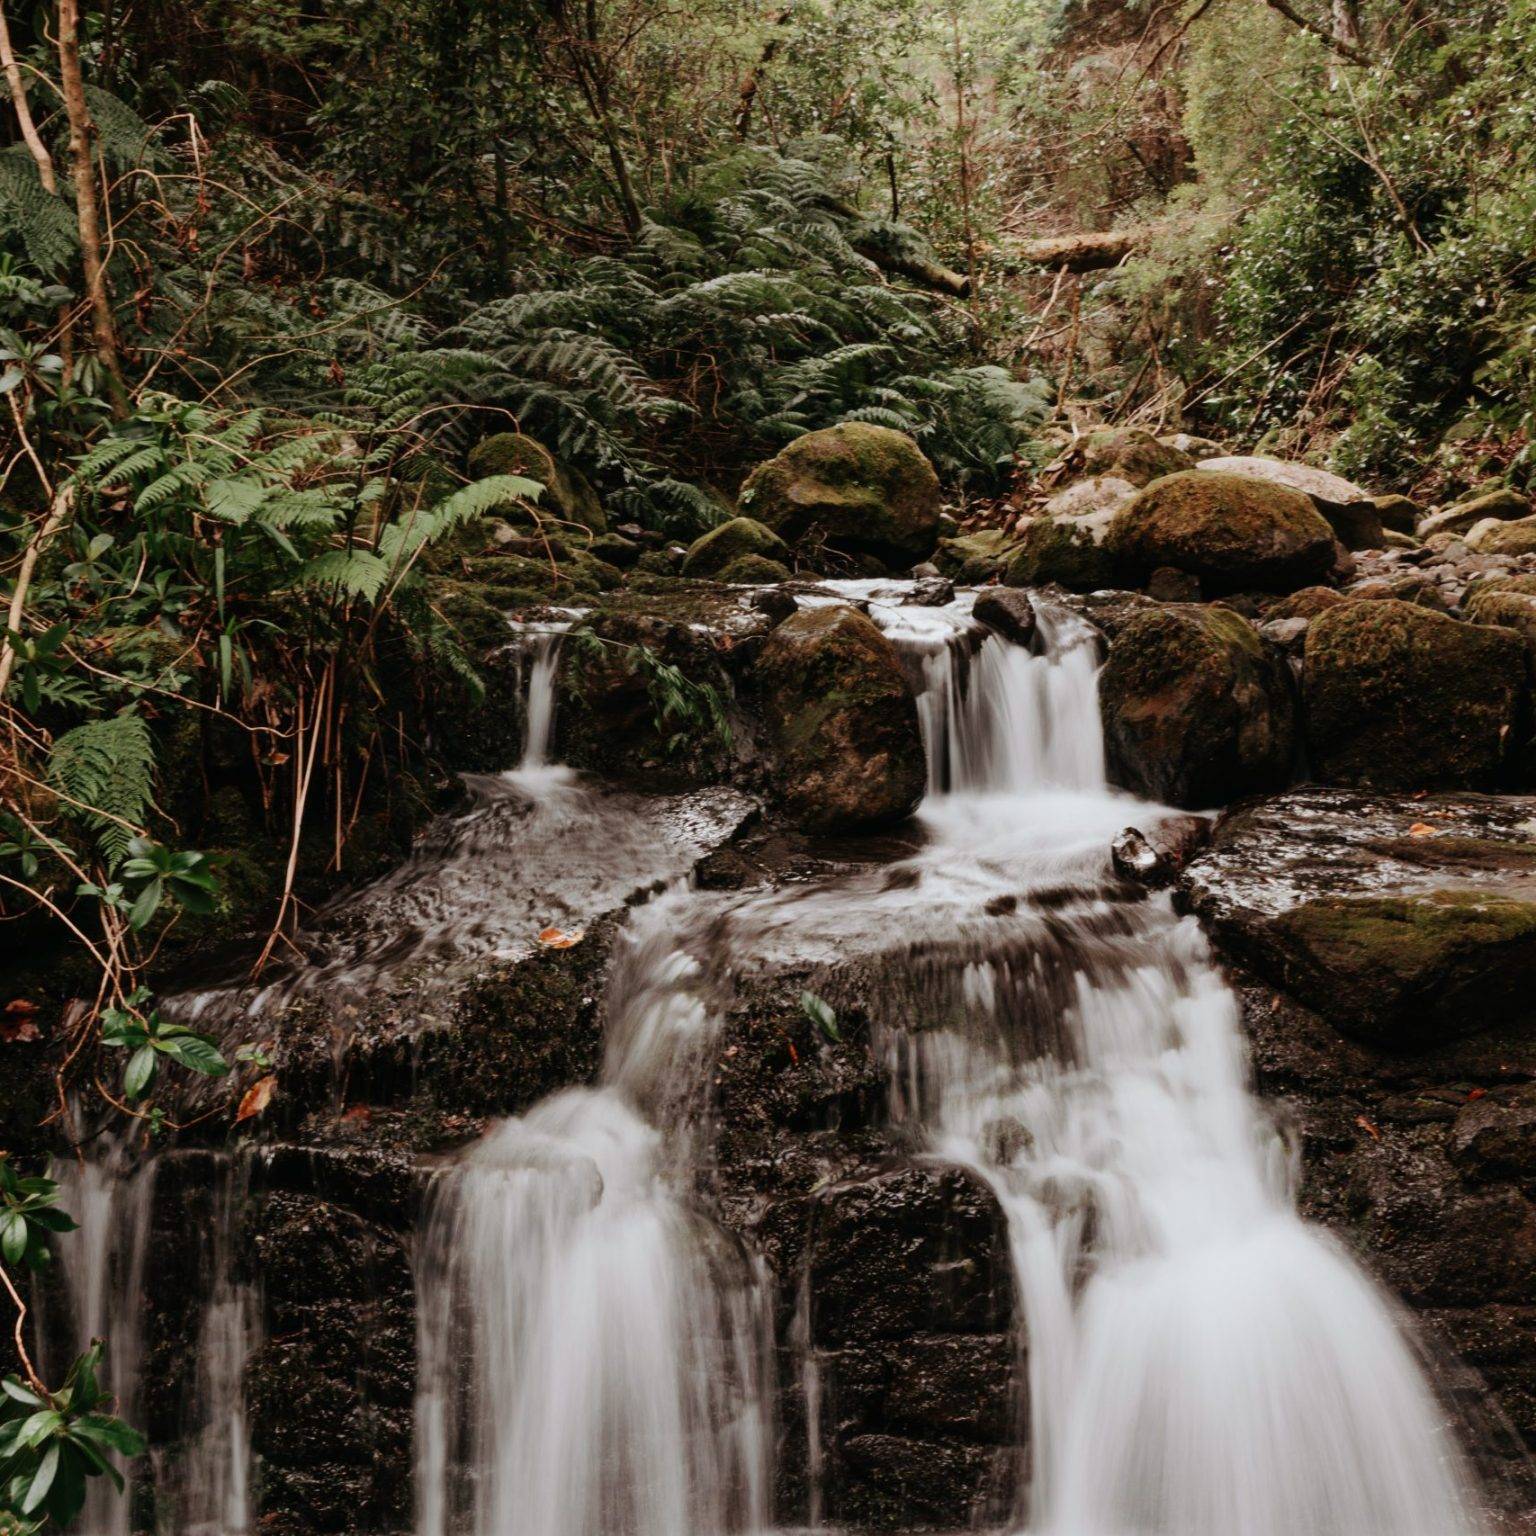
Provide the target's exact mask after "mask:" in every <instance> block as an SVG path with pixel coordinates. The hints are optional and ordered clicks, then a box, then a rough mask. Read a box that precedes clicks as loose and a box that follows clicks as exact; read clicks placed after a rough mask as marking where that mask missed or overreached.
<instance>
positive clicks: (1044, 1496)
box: [875, 606, 1479, 1536]
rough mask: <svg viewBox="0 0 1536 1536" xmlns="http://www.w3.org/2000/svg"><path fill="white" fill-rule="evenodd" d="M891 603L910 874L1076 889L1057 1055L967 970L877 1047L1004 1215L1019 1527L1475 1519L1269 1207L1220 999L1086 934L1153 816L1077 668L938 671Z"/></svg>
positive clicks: (1345, 1524)
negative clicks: (912, 707) (932, 1015)
mask: <svg viewBox="0 0 1536 1536" xmlns="http://www.w3.org/2000/svg"><path fill="white" fill-rule="evenodd" d="M908 613H909V611H908V610H899V609H897V610H886V609H881V608H879V607H878V606H877V607H876V609H875V616H876V618H877V619H878V620H880V621H881V622H882V623H883V624H884V627H885V628H886V629H887V632H888V633H890V634H891V636H892V638H893V639H894V640H895V641H896V643H897V644H898V645H899V646H901V647H903V648H904V649H905V650H906V651H907V652H908V653H909V655H912V654H915V655H916V656H917V657H918V658H920V660H921V664H922V666H923V667H924V669H925V672H927V674H928V675H929V676H930V678H931V682H930V687H929V699H928V705H929V707H928V708H927V710H926V711H925V724H926V726H927V728H928V730H929V733H930V736H929V740H930V746H932V744H933V743H934V741H935V739H936V732H937V727H938V722H939V721H940V720H941V719H942V721H943V723H944V731H945V749H944V752H943V754H942V757H941V758H938V759H937V761H936V762H935V770H934V788H935V790H940V789H941V788H942V786H944V785H948V786H951V791H950V793H948V794H943V793H938V794H936V795H935V796H934V797H933V798H931V799H930V801H929V802H928V805H927V807H926V808H925V817H924V819H925V821H926V822H927V824H928V826H929V828H930V831H931V833H932V836H933V842H932V843H931V844H930V846H929V847H928V848H927V849H926V850H925V851H924V853H923V854H922V855H921V856H920V859H919V861H918V863H919V864H920V866H921V867H922V869H923V870H925V871H928V872H932V873H935V874H938V875H940V877H941V878H944V877H943V874H942V872H943V871H945V870H946V869H949V870H955V869H964V870H967V871H970V872H973V873H972V874H971V875H970V876H969V877H968V883H971V884H974V880H975V875H974V872H975V871H978V870H980V871H987V870H999V869H1002V868H1007V867H1009V866H1012V869H1013V875H1014V880H1015V884H1016V883H1017V881H1018V880H1019V879H1023V880H1025V881H1026V882H1029V881H1030V880H1031V876H1038V875H1039V874H1040V873H1041V872H1042V871H1048V877H1049V880H1050V881H1051V882H1052V883H1053V884H1055V885H1057V886H1059V885H1060V883H1061V882H1063V880H1064V879H1067V880H1075V882H1076V884H1078V885H1079V886H1080V887H1081V888H1082V892H1083V898H1082V903H1081V908H1080V910H1077V911H1075V912H1074V911H1072V910H1068V911H1065V912H1062V911H1058V912H1057V913H1056V914H1055V917H1054V923H1055V926H1056V929H1057V931H1058V932H1060V931H1062V930H1063V929H1064V930H1065V931H1066V932H1067V933H1068V935H1071V934H1072V933H1073V931H1074V928H1075V927H1076V928H1078V929H1080V931H1081V933H1082V943H1081V945H1080V953H1078V954H1077V955H1076V956H1075V957H1073V958H1070V959H1069V960H1068V961H1067V962H1066V965H1067V975H1066V976H1065V977H1064V978H1063V977H1057V978H1055V980H1056V981H1057V983H1058V984H1061V983H1062V982H1063V981H1064V982H1065V996H1066V1007H1065V1009H1064V1014H1065V1017H1064V1019H1063V1020H1062V1026H1063V1028H1062V1037H1063V1043H1062V1048H1061V1049H1060V1050H1057V1051H1053V1052H1051V1053H1049V1054H1045V1055H1040V1054H1036V1053H1035V1052H1033V1051H1031V1050H1029V1049H1028V1048H1027V1046H1028V1040H1027V1039H1026V1040H1025V1041H1024V1042H1023V1043H1024V1045H1025V1046H1026V1049H1024V1050H1022V1051H1021V1050H1020V1048H1019V1047H1020V1043H1021V1042H1020V1040H1019V1038H1018V1037H1019V1035H1020V1033H1021V1032H1022V1033H1024V1034H1025V1035H1026V1036H1027V1035H1028V1033H1029V1032H1030V1031H1032V1030H1036V1029H1037V1027H1038V1021H1037V1020H1035V1019H1034V1018H1032V1017H1029V1016H1027V1014H1028V1010H1027V1009H1020V1007H1019V1006H1018V1003H1019V996H1020V994H1019V989H1018V987H1017V985H1016V978H1015V977H1013V976H1011V975H1009V974H1008V973H1007V970H1006V968H1005V967H1003V966H1001V965H998V964H994V963H992V962H990V961H989V960H987V959H984V958H983V959H978V960H975V961H972V962H970V963H969V964H968V965H967V966H966V969H965V975H964V978H963V986H964V995H965V997H966V999H967V1000H968V1003H969V1012H970V1018H969V1019H968V1020H967V1023H966V1027H965V1028H964V1029H963V1030H955V1029H941V1030H931V1031H927V1032H924V1033H920V1034H916V1035H912V1034H904V1035H901V1036H899V1037H896V1036H893V1037H892V1038H891V1040H890V1048H891V1054H892V1061H893V1067H894V1068H895V1069H896V1071H897V1074H898V1081H899V1084H900V1086H901V1087H902V1088H903V1089H904V1093H903V1094H902V1102H903V1103H904V1106H905V1112H906V1114H907V1115H908V1116H909V1118H910V1119H911V1121H912V1122H913V1123H914V1124H915V1125H916V1126H918V1127H919V1128H921V1130H922V1131H923V1132H924V1133H925V1134H926V1137H927V1139H928V1144H929V1146H930V1148H931V1150H932V1152H933V1154H934V1155H935V1156H938V1157H942V1158H945V1159H949V1160H954V1161H959V1162H962V1163H965V1164H967V1165H969V1166H971V1167H972V1168H974V1169H975V1170H976V1171H977V1172H978V1173H980V1174H981V1176H982V1177H984V1178H985V1179H986V1180H987V1181H988V1182H989V1183H990V1184H991V1185H992V1187H993V1188H994V1189H995V1190H996V1192H997V1194H998V1196H999V1198H1000V1200H1001V1202H1002V1204H1003V1206H1004V1209H1005V1211H1006V1212H1007V1215H1008V1220H1009V1226H1010V1236H1011V1246H1012V1254H1013V1260H1014V1267H1015V1273H1016V1278H1017V1286H1018V1291H1019V1296H1020V1300H1021V1303H1022V1310H1023V1317H1024V1332H1025V1335H1026V1340H1027V1353H1028V1387H1029V1398H1030V1402H1029V1414H1028V1422H1029V1423H1030V1425H1031V1436H1030V1444H1029V1447H1028V1462H1027V1467H1026V1469H1025V1470H1026V1473H1027V1477H1028V1483H1029V1488H1030V1495H1029V1504H1028V1508H1027V1511H1022V1512H1021V1518H1023V1519H1024V1520H1025V1523H1026V1524H1027V1526H1028V1528H1029V1529H1030V1530H1031V1531H1035V1532H1040V1533H1051V1536H1463V1533H1469V1532H1472V1531H1475V1530H1477V1529H1479V1520H1478V1518H1477V1517H1476V1516H1475V1515H1474V1514H1473V1512H1472V1510H1473V1499H1472V1497H1471V1495H1470V1491H1469V1488H1468V1483H1467V1479H1466V1475H1465V1472H1464V1470H1463V1468H1462V1466H1461V1464H1460V1460H1459V1457H1458V1455H1457V1452H1456V1450H1455V1448H1454V1446H1453V1445H1452V1443H1451V1438H1450V1436H1449V1434H1448V1432H1447V1427H1446V1425H1445V1422H1444V1414H1443V1413H1442V1411H1441V1410H1440V1408H1439V1407H1438V1405H1437V1404H1436V1402H1435V1400H1434V1398H1433V1395H1432V1393H1431V1391H1430V1389H1429V1387H1428V1384H1427V1383H1426V1381H1425V1380H1424V1379H1423V1377H1422V1375H1421V1373H1420V1370H1419V1367H1418V1365H1417V1362H1416V1360H1415V1357H1414V1354H1413V1352H1412V1351H1411V1349H1410V1348H1409V1346H1408V1344H1407V1342H1406V1341H1405V1339H1404V1337H1403V1334H1402V1331H1401V1326H1402V1325H1401V1323H1400V1320H1399V1318H1398V1316H1397V1315H1396V1312H1395V1309H1394V1308H1393V1306H1392V1305H1391V1304H1390V1303H1389V1302H1388V1301H1387V1299H1386V1298H1385V1297H1384V1296H1382V1295H1381V1294H1380V1293H1379V1292H1378V1290H1377V1288H1376V1287H1375V1286H1374V1285H1373V1284H1372V1282H1370V1281H1369V1280H1368V1279H1367V1278H1366V1277H1365V1276H1364V1274H1363V1273H1362V1272H1361V1271H1360V1270H1359V1269H1358V1268H1357V1267H1356V1266H1355V1265H1354V1264H1353V1263H1352V1261H1351V1260H1350V1259H1349V1258H1348V1257H1347V1256H1346V1255H1345V1254H1344V1253H1343V1252H1342V1250H1341V1249H1340V1248H1339V1247H1338V1246H1337V1244H1335V1243H1334V1241H1333V1240H1332V1239H1331V1238H1329V1237H1328V1236H1326V1235H1325V1234H1323V1233H1322V1232H1320V1231H1318V1230H1317V1229H1315V1228H1312V1227H1309V1226H1307V1225H1306V1224H1304V1223H1303V1222H1302V1221H1301V1220H1300V1219H1299V1218H1298V1217H1297V1216H1296V1214H1295V1211H1294V1200H1293V1189H1292V1183H1293V1168H1292V1160H1291V1158H1290V1157H1289V1156H1288V1154H1287V1149H1286V1148H1285V1146H1284V1145H1283V1143H1282V1140H1281V1138H1280V1137H1279V1136H1278V1134H1277V1133H1276V1131H1275V1130H1274V1128H1273V1126H1272V1125H1271V1124H1270V1122H1269V1121H1268V1120H1267V1118H1266V1117H1265V1116H1264V1115H1263V1114H1262V1113H1261V1111H1260V1109H1259V1107H1258V1105H1257V1103H1256V1102H1255V1100H1254V1099H1253V1097H1252V1096H1251V1093H1250V1092H1249V1090H1248V1086H1247V1062H1246V1057H1245V1052H1244V1047H1243V1042H1242V1036H1241V1033H1240V1019H1239V1016H1238V1009H1237V1004H1236V1000H1235V998H1234V997H1233V995H1232V993H1231V992H1230V990H1229V989H1228V988H1227V986H1226V985H1225V983H1224V982H1223V981H1222V980H1221V978H1220V976H1219V975H1218V974H1217V972H1216V970H1215V969H1214V967H1213V965H1212V963H1211V961H1210V958H1209V956H1208V953H1207V950H1206V947H1205V944H1204V941H1203V938H1202V936H1201V934H1200V932H1199V930H1198V928H1197V927H1196V925H1195V924H1194V922H1193V920H1183V921H1181V920H1179V919H1178V918H1177V917H1176V916H1175V915H1174V913H1173V912H1172V910H1171V908H1170V907H1169V906H1168V905H1167V903H1166V901H1164V900H1157V901H1152V902H1147V903H1144V904H1142V905H1140V906H1138V907H1136V908H1134V909H1126V910H1125V911H1123V912H1122V913H1120V914H1119V915H1120V918H1121V921H1122V923H1123V924H1124V925H1125V928H1126V934H1125V936H1124V937H1122V938H1121V940H1120V941H1119V942H1118V943H1116V944H1114V945H1111V946H1106V945H1104V944H1102V943H1099V942H1095V941H1092V940H1091V939H1090V934H1091V933H1092V931H1093V921H1094V919H1095V917H1101V916H1102V915H1103V914H1104V912H1105V909H1106V903H1105V902H1104V901H1103V900H1102V898H1100V897H1099V896H1097V895H1096V894H1095V891H1096V888H1097V887H1098V886H1099V885H1100V883H1101V882H1102V881H1103V880H1104V879H1105V878H1106V877H1107V875H1108V869H1107V862H1108V861H1107V856H1106V852H1105V843H1106V841H1107V837H1108V835H1110V834H1111V833H1112V832H1113V831H1115V830H1118V828H1119V827H1120V826H1123V825H1125V824H1126V823H1127V822H1128V821H1131V820H1133V819H1137V818H1138V817H1139V818H1140V819H1143V820H1144V819H1145V818H1146V816H1147V815H1148V814H1149V808H1145V807H1140V808H1139V807H1135V806H1132V805H1129V804H1128V803H1127V802H1126V801H1124V800H1123V799H1120V798H1118V797H1116V796H1114V795H1113V794H1112V793H1111V792H1110V791H1109V790H1108V789H1107V787H1106V785H1105V782H1104V778H1103V765H1102V751H1101V747H1100V745H1099V725H1098V720H1097V713H1096V708H1095V706H1094V702H1093V700H1094V695H1093V691H1092V690H1093V682H1092V667H1091V664H1090V665H1089V666H1088V667H1087V669H1086V674H1085V669H1084V665H1083V661H1084V655H1085V652H1084V650H1083V649H1082V648H1080V647H1074V646H1073V644H1072V636H1071V633H1070V629H1067V630H1063V629H1062V628H1061V627H1059V626H1057V627H1055V632H1054V634H1053V633H1052V632H1051V631H1050V630H1046V632H1045V639H1046V641H1047V649H1048V654H1047V655H1046V656H1044V657H1040V658H1035V657H1028V656H1026V655H1025V654H1024V653H1023V652H1022V651H1017V650H1015V651H1014V652H1013V653H1012V654H1011V655H1009V656H1007V657H1006V658H996V659H994V660H993V661H990V662H989V661H988V657H989V653H991V652H992V651H993V650H994V649H995V648H996V647H998V646H999V645H1001V642H1000V641H997V640H995V639H988V640H986V641H985V642H984V643H983V645H982V648H981V652H980V659H981V664H980V665H973V666H972V667H971V669H970V671H969V674H968V675H962V676H960V677H959V678H958V679H957V677H956V674H955V668H954V662H953V658H954V657H955V655H956V649H955V647H954V646H949V647H947V648H946V649H945V650H944V651H942V652H938V651H936V650H935V649H934V648H933V646H932V644H931V638H930V635H929V633H927V632H926V629H927V626H925V627H924V629H923V630H920V631H919V632H918V633H916V634H914V633H913V632H912V627H911V625H910V621H909V619H908ZM1045 628H1046V627H1045V626H1044V625H1042V629H1043V630H1045ZM1063 639H1065V642H1066V650H1065V651H1064V652H1063V651H1061V650H1059V649H1058V647H1060V646H1061V645H1062V643H1063ZM941 701H942V709H941V708H940V707H939V705H940V702H941ZM1004 723H1006V724H1004ZM934 756H935V757H936V758H937V754H935V755H934ZM941 770H942V777H941V776H940V774H941ZM1150 814H1153V815H1155V814H1156V813H1155V812H1151V813H1150ZM1090 829H1091V834H1096V835H1089V836H1085V834H1088V833H1090ZM1074 865H1075V866H1076V868H1075V869H1074V868H1073V866H1074ZM950 878H952V877H950ZM983 878H984V876H983ZM914 896H917V897H919V899H920V888H919V890H918V891H915V892H914ZM1059 904H1060V898H1059V894H1058V896H1057V905H1058V906H1059ZM1021 920H1022V921H1027V920H1028V914H1027V911H1026V912H1022V913H1021ZM1069 953H1070V951H1069ZM1058 963H1059V962H1058Z"/></svg>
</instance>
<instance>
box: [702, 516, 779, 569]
mask: <svg viewBox="0 0 1536 1536" xmlns="http://www.w3.org/2000/svg"><path fill="white" fill-rule="evenodd" d="M744 555H757V556H759V557H761V558H763V559H767V560H788V559H789V546H788V545H787V544H786V543H785V542H784V540H783V539H781V538H780V537H779V536H778V534H776V533H775V532H774V531H773V529H771V528H767V527H764V526H763V524H762V523H760V522H758V521H757V519H756V518H754V517H733V518H731V519H729V520H728V521H727V522H723V523H720V524H719V525H718V526H717V527H714V528H711V529H710V530H709V532H708V533H704V534H700V535H699V537H698V538H696V539H695V540H694V541H693V543H692V544H690V545H689V546H688V552H687V554H685V555H684V556H683V569H682V574H683V575H684V576H690V577H700V576H713V575H715V574H716V573H717V572H719V571H720V570H722V569H723V568H724V567H725V566H727V565H729V564H730V563H731V562H732V561H733V560H739V559H741V558H742V557H743V556H744Z"/></svg>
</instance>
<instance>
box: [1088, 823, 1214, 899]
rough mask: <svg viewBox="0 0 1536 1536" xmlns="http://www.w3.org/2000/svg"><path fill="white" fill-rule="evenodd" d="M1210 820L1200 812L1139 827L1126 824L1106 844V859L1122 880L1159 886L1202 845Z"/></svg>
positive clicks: (1169, 881) (1171, 879)
mask: <svg viewBox="0 0 1536 1536" xmlns="http://www.w3.org/2000/svg"><path fill="white" fill-rule="evenodd" d="M1210 833H1211V823H1210V820H1209V819H1208V818H1207V817H1204V816H1164V817H1162V818H1160V819H1159V820H1158V821H1156V822H1154V823H1153V824H1152V825H1151V826H1150V827H1148V828H1147V829H1146V830H1145V831H1143V830H1142V829H1141V828H1140V827H1127V828H1126V829H1125V831H1123V832H1121V833H1120V834H1119V835H1118V836H1117V837H1116V838H1115V839H1114V841H1113V842H1112V843H1110V845H1109V853H1110V862H1111V863H1112V864H1113V866H1114V870H1115V873H1116V874H1117V875H1119V876H1120V878H1121V879H1122V880H1129V881H1131V882H1133V883H1134V884H1136V885H1144V886H1147V887H1148V888H1150V889H1152V890H1160V889H1162V888H1163V887H1164V886H1168V885H1172V884H1173V882H1174V881H1175V880H1176V879H1177V878H1178V875H1179V872H1180V871H1181V870H1182V869H1183V868H1184V866H1185V865H1186V864H1187V863H1188V862H1189V861H1190V859H1191V858H1193V857H1194V855H1195V854H1196V853H1197V852H1198V851H1199V850H1200V849H1201V848H1202V847H1203V846H1204V845H1205V843H1206V841H1207V840H1208V838H1209V837H1210Z"/></svg>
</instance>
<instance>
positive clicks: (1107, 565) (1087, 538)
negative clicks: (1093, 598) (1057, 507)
mask: <svg viewBox="0 0 1536 1536" xmlns="http://www.w3.org/2000/svg"><path fill="white" fill-rule="evenodd" d="M1003 582H1004V584H1005V585H1006V586H1010V587H1043V586H1047V585H1050V584H1053V583H1054V584H1055V585H1056V586H1059V587H1065V588H1066V589H1067V590H1068V591H1069V592H1097V591H1099V590H1101V589H1102V588H1104V587H1112V586H1114V585H1115V562H1114V560H1113V559H1112V558H1111V556H1110V554H1109V552H1108V551H1107V550H1106V549H1105V548H1104V547H1103V543H1102V538H1101V536H1100V535H1098V533H1097V531H1096V529H1095V528H1094V526H1093V520H1090V519H1087V518H1071V517H1037V518H1035V519H1034V520H1033V521H1032V522H1031V523H1030V524H1029V526H1028V527H1027V528H1026V529H1025V530H1024V541H1023V543H1022V544H1021V545H1020V546H1019V550H1018V553H1017V554H1015V555H1014V556H1013V558H1012V559H1011V560H1009V562H1008V565H1007V567H1006V569H1005V570H1004V572H1003Z"/></svg>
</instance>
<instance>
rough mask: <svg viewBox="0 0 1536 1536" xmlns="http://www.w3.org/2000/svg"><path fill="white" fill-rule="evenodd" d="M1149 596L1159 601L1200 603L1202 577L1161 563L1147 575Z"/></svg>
mask: <svg viewBox="0 0 1536 1536" xmlns="http://www.w3.org/2000/svg"><path fill="white" fill-rule="evenodd" d="M1147 596H1148V597H1150V598H1151V599H1152V600H1153V601H1154V602H1158V603H1198V602H1199V601H1200V578H1199V577H1198V576H1191V575H1190V574H1189V572H1188V571H1176V570H1174V568H1173V567H1172V566H1171V565H1160V566H1158V568H1157V569H1156V570H1155V571H1153V572H1152V574H1151V575H1150V576H1148V577H1147Z"/></svg>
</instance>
